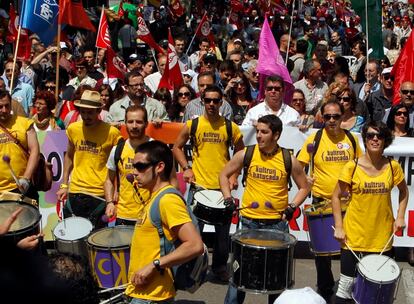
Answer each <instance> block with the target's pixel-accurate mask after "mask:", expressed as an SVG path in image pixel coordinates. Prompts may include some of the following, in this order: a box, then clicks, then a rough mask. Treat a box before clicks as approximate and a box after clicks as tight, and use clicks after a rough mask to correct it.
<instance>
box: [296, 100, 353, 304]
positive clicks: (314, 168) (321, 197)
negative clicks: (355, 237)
mask: <svg viewBox="0 0 414 304" xmlns="http://www.w3.org/2000/svg"><path fill="white" fill-rule="evenodd" d="M321 113H322V116H323V120H324V123H325V127H324V128H323V129H321V130H320V131H318V132H319V134H318V132H316V133H314V134H311V135H310V136H309V137H308V138H307V139H306V141H305V143H304V144H303V147H302V149H301V151H300V152H299V155H298V160H299V161H300V163H301V164H302V166H303V167H305V166H306V165H308V164H310V168H311V169H310V177H311V178H310V179H311V181H312V183H313V185H312V203H313V204H318V203H321V202H324V201H326V200H330V199H331V197H332V193H333V190H334V187H335V184H336V181H337V179H338V175H339V173H340V172H341V169H342V167H343V166H344V165H345V164H346V163H347V162H348V161H350V160H353V159H355V158H356V157H358V156H360V155H361V148H360V146H359V143H358V138H357V137H355V136H354V135H352V134H351V133H350V132H349V131H345V130H343V129H341V121H342V116H343V113H344V108H343V106H342V105H341V104H340V103H339V102H337V101H328V102H327V103H325V104H323V105H322V107H321ZM332 233H333V231H332ZM315 265H316V273H317V286H318V293H319V294H320V295H321V296H322V297H323V298H324V299H325V300H326V302H328V303H329V299H330V298H331V296H332V294H333V287H334V285H335V281H334V277H333V274H332V270H331V257H330V256H318V255H316V256H315Z"/></svg>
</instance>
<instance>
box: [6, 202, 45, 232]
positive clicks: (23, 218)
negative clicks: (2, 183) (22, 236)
mask: <svg viewBox="0 0 414 304" xmlns="http://www.w3.org/2000/svg"><path fill="white" fill-rule="evenodd" d="M20 207H22V208H23V211H22V212H21V213H20V214H19V216H18V217H17V218H16V220H15V221H14V223H13V224H12V225H11V227H10V229H9V232H8V233H15V232H17V231H20V230H24V229H26V228H28V227H32V226H33V225H35V224H36V223H38V222H39V221H40V218H41V215H40V212H39V210H38V209H37V208H36V207H34V206H32V205H30V204H27V203H24V202H19V201H0V223H3V222H4V221H5V220H6V219H7V218H8V217H9V216H10V215H12V213H13V212H14V211H16V210H17V209H18V208H20Z"/></svg>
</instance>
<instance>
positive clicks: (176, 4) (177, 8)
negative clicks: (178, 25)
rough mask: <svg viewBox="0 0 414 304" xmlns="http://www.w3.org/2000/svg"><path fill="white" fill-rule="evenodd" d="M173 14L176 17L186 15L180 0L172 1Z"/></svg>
mask: <svg viewBox="0 0 414 304" xmlns="http://www.w3.org/2000/svg"><path fill="white" fill-rule="evenodd" d="M170 7H171V12H172V13H173V14H174V15H175V16H176V17H181V16H182V15H184V7H183V6H182V5H181V2H180V0H171V4H170Z"/></svg>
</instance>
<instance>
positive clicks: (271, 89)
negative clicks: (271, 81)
mask: <svg viewBox="0 0 414 304" xmlns="http://www.w3.org/2000/svg"><path fill="white" fill-rule="evenodd" d="M266 91H268V92H271V91H276V92H280V91H282V87H271V86H269V87H266Z"/></svg>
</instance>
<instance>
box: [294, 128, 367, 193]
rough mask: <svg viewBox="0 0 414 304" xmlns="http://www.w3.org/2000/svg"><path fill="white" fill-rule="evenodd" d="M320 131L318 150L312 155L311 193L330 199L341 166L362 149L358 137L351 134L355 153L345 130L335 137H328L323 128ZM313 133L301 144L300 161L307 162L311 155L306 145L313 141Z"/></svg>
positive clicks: (358, 154) (360, 152)
mask: <svg viewBox="0 0 414 304" xmlns="http://www.w3.org/2000/svg"><path fill="white" fill-rule="evenodd" d="M322 132H323V133H322V137H321V141H320V142H319V147H318V150H317V151H316V154H315V155H314V169H313V170H314V172H313V177H314V178H315V182H314V184H313V186H312V194H313V195H314V196H316V197H320V198H324V199H331V197H332V193H333V191H334V189H335V186H336V182H337V180H338V175H339V173H340V172H341V170H342V168H343V166H344V165H345V164H346V163H347V162H348V161H350V160H353V159H355V158H356V157H359V156H361V154H362V151H361V148H360V146H359V142H358V138H357V137H356V136H355V135H353V134H352V136H353V137H354V139H355V143H356V155H355V153H354V148H353V146H352V142H351V141H350V140H349V138H348V136H346V134H345V132H341V134H340V135H339V136H337V137H330V136H329V135H328V134H327V133H326V131H325V130H323V131H322ZM315 135H316V133H314V134H312V135H310V136H309V137H308V138H307V139H306V141H305V143H304V144H303V146H302V149H301V150H300V152H299V155H298V157H297V158H298V160H299V161H300V162H302V163H305V164H309V162H310V159H311V157H310V154H309V153H308V152H307V146H308V144H312V143H313V141H314V139H315Z"/></svg>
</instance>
